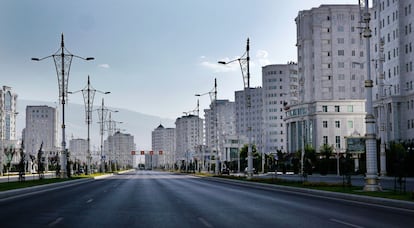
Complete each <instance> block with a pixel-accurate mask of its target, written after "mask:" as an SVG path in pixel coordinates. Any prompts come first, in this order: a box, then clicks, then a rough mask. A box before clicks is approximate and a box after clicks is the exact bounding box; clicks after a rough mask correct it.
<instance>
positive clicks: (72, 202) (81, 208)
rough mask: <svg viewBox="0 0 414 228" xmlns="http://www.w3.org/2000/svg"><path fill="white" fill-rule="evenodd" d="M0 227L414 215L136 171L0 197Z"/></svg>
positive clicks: (360, 221) (381, 221) (375, 219)
mask: <svg viewBox="0 0 414 228" xmlns="http://www.w3.org/2000/svg"><path fill="white" fill-rule="evenodd" d="M0 222H1V225H0V226H1V227H3V228H4V227H207V228H209V227H240V228H241V227H376V228H378V227H414V211H410V210H403V209H395V208H389V207H382V206H375V205H368V204H364V203H356V202H349V201H343V200H336V199H328V198H320V197H314V196H309V195H306V194H297V193H292V192H284V191H280V190H275V189H272V188H271V187H269V188H267V187H259V186H255V185H252V184H251V183H243V184H238V183H233V182H228V181H223V180H219V181H215V180H214V179H206V178H199V177H193V176H187V175H180V174H171V173H163V172H155V171H137V172H130V173H126V174H121V175H116V176H113V177H109V178H106V179H100V180H95V181H91V182H87V183H83V184H79V185H76V186H72V187H67V188H64V189H60V190H54V191H49V192H41V193H38V194H32V195H27V196H23V197H15V198H8V199H1V200H0Z"/></svg>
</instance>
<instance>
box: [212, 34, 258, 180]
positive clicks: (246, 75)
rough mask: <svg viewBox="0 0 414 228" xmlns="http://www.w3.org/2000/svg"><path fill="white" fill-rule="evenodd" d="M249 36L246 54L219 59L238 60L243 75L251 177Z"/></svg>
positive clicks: (220, 62)
mask: <svg viewBox="0 0 414 228" xmlns="http://www.w3.org/2000/svg"><path fill="white" fill-rule="evenodd" d="M249 50H250V45H249V38H247V45H246V51H245V52H244V54H243V55H242V56H241V57H240V58H238V59H234V60H231V61H228V62H225V61H219V62H218V63H219V64H230V63H232V62H235V61H238V62H239V64H240V69H241V72H242V76H243V84H244V96H245V98H246V108H247V115H246V116H247V136H248V138H249V145H248V150H247V178H248V179H251V178H252V176H253V152H252V127H251V121H250V119H251V116H250V114H251V97H250V63H249V62H250V56H249Z"/></svg>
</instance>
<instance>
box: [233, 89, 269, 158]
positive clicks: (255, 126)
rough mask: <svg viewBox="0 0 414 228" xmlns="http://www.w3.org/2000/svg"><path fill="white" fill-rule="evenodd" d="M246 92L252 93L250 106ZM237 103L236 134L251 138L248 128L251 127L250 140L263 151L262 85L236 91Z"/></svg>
mask: <svg viewBox="0 0 414 228" xmlns="http://www.w3.org/2000/svg"><path fill="white" fill-rule="evenodd" d="M246 93H250V108H248V105H247V104H248V103H247V100H246V97H247V96H246ZM235 104H236V108H235V109H236V110H235V115H236V135H239V136H240V137H245V138H247V139H249V131H248V129H249V128H250V129H251V131H250V134H251V135H250V141H251V143H252V144H253V145H256V148H257V149H258V151H259V152H262V148H263V145H264V144H263V143H264V142H263V138H264V135H263V132H264V131H263V89H262V87H257V88H249V89H246V90H240V91H236V92H235ZM249 125H250V126H249ZM248 141H249V140H248ZM247 143H248V142H247Z"/></svg>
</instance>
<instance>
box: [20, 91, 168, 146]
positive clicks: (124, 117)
mask: <svg viewBox="0 0 414 228" xmlns="http://www.w3.org/2000/svg"><path fill="white" fill-rule="evenodd" d="M28 105H30V106H35V105H47V106H50V107H57V109H58V129H59V130H58V131H59V135H58V137H59V138H61V136H62V135H61V134H62V133H61V123H62V122H61V119H62V113H61V112H60V109H61V104H58V103H57V102H45V101H33V100H21V99H19V100H18V101H17V112H18V115H17V120H16V121H17V122H16V128H17V136H18V138H20V137H21V134H22V133H21V132H22V130H23V129H24V127H25V125H26V106H28ZM99 108H100V105H94V106H93V110H94V111H93V112H92V124H91V131H90V138H91V145H92V149H95V148H99V146H100V145H101V136H100V131H99V123H98V122H99V117H98V111H96V110H97V109H99ZM107 108H108V109H110V110H117V111H118V112H112V114H111V119H112V120H114V121H117V124H116V128H117V129H119V130H120V131H121V132H122V133H128V134H131V135H133V136H134V141H135V144H136V149H137V150H150V149H151V132H152V131H153V130H154V129H155V128H157V127H158V126H159V125H160V124H162V125H163V126H164V127H175V124H174V121H175V120H173V119H167V118H161V117H157V116H152V115H147V114H143V113H139V112H135V111H131V110H128V109H122V108H115V107H107ZM108 117H109V115H108V116H107V120H108ZM120 122H122V123H120ZM65 125H66V140H67V145H69V142H68V141H69V140H70V139H72V138H84V139H86V138H87V130H88V129H87V124H86V119H85V106H84V105H81V104H73V103H69V104H67V105H66V107H65ZM107 136H108V131H105V133H104V140H105V139H106V137H107ZM59 145H60V139H59Z"/></svg>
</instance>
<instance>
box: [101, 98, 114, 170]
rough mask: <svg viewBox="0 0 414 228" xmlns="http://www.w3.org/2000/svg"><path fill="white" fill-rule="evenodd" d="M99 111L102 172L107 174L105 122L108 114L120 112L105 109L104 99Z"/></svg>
mask: <svg viewBox="0 0 414 228" xmlns="http://www.w3.org/2000/svg"><path fill="white" fill-rule="evenodd" d="M96 110H97V111H98V116H99V122H98V123H99V124H100V134H101V172H105V156H104V153H103V136H104V131H105V122H106V117H107V115H108V112H118V110H111V109H108V108H107V107H105V104H104V99H103V98H102V105H101V107H100V108H98V109H96Z"/></svg>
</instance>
